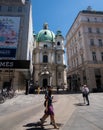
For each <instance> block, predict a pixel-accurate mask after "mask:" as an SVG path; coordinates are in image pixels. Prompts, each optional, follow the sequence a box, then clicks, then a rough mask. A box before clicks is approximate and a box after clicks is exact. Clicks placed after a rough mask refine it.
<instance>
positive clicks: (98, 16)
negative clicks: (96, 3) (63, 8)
mask: <svg viewBox="0 0 103 130" xmlns="http://www.w3.org/2000/svg"><path fill="white" fill-rule="evenodd" d="M65 47H66V49H67V64H68V72H67V75H68V85H69V88H70V89H71V90H74V91H77V90H79V89H80V86H81V85H82V84H87V85H88V86H89V88H90V90H93V88H95V89H96V88H97V89H98V90H99V91H101V89H103V12H102V11H93V10H92V9H91V7H88V8H87V10H83V11H80V12H79V13H78V15H77V17H76V19H75V20H74V23H73V24H72V26H71V28H70V29H69V31H68V33H67V35H66V46H65Z"/></svg>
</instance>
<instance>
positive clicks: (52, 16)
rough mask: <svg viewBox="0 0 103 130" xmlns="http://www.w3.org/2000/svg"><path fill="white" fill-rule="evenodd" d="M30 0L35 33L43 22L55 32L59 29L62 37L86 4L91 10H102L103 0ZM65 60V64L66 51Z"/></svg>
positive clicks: (85, 7) (41, 27) (41, 26)
mask: <svg viewBox="0 0 103 130" xmlns="http://www.w3.org/2000/svg"><path fill="white" fill-rule="evenodd" d="M31 2H32V16H33V30H34V31H35V33H36V34H37V33H38V32H39V31H40V30H41V29H43V24H44V23H48V27H49V29H50V30H51V31H53V32H54V33H56V32H57V30H60V31H61V32H62V35H63V36H64V38H66V34H67V32H68V31H69V29H70V27H71V26H72V24H73V22H74V20H75V18H76V16H77V15H78V13H79V11H82V10H86V9H87V7H88V6H91V7H92V10H96V11H103V0H31ZM65 43H66V40H65V41H64V44H65ZM65 51H66V49H65ZM65 62H66V64H67V58H66V53H65Z"/></svg>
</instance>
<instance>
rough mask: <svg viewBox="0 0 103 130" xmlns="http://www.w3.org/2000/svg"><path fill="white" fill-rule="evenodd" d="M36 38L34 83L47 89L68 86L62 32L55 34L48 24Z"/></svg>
mask: <svg viewBox="0 0 103 130" xmlns="http://www.w3.org/2000/svg"><path fill="white" fill-rule="evenodd" d="M34 37H35V47H34V50H33V67H34V76H33V77H34V79H33V80H34V83H35V84H38V85H39V86H40V87H42V88H45V87H46V86H47V85H51V86H53V87H57V86H60V87H61V86H63V85H66V84H67V80H66V79H67V78H66V65H65V60H64V38H63V36H62V34H61V31H57V33H56V34H54V33H53V32H52V31H51V30H49V29H48V24H47V23H45V24H44V25H43V29H42V30H40V31H39V32H38V34H37V35H34Z"/></svg>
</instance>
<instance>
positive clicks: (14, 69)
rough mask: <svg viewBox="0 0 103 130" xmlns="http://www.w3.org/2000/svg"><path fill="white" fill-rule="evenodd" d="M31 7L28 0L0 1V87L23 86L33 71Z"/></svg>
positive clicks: (18, 87) (21, 87)
mask: <svg viewBox="0 0 103 130" xmlns="http://www.w3.org/2000/svg"><path fill="white" fill-rule="evenodd" d="M32 46H33V28H32V7H31V2H30V0H0V88H1V87H2V86H4V85H8V84H10V82H11V84H12V86H13V87H14V89H23V88H25V80H27V79H28V78H30V73H32V70H33V69H32V68H33V67H32V48H33V47H32Z"/></svg>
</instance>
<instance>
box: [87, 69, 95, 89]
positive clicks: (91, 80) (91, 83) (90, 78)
mask: <svg viewBox="0 0 103 130" xmlns="http://www.w3.org/2000/svg"><path fill="white" fill-rule="evenodd" d="M86 78H87V85H88V87H89V88H90V90H92V88H96V81H95V74H94V69H92V68H87V69H86Z"/></svg>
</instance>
